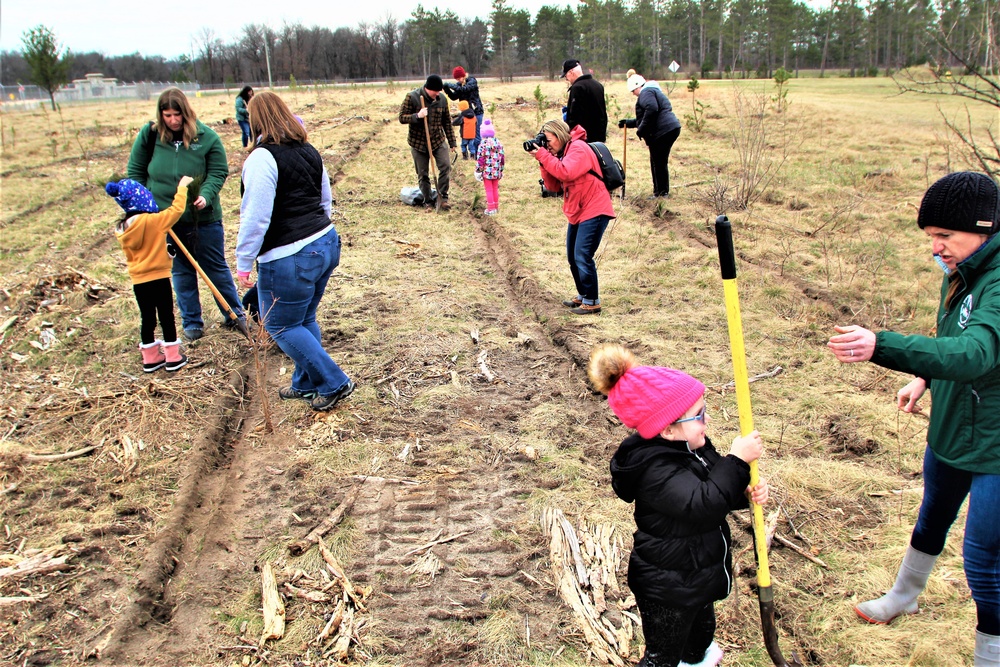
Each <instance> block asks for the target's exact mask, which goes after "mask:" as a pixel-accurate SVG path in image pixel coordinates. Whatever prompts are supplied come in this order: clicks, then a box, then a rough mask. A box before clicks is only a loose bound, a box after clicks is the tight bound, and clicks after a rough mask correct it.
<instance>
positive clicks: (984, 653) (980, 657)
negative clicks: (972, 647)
mask: <svg viewBox="0 0 1000 667" xmlns="http://www.w3.org/2000/svg"><path fill="white" fill-rule="evenodd" d="M973 664H974V665H975V667H1000V637H998V636H997V635H987V634H985V633H982V632H979V631H978V630H977V631H976V652H975V662H974V663H973Z"/></svg>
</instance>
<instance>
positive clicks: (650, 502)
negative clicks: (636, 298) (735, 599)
mask: <svg viewBox="0 0 1000 667" xmlns="http://www.w3.org/2000/svg"><path fill="white" fill-rule="evenodd" d="M587 370H588V375H589V377H590V381H591V383H592V384H593V386H594V388H595V389H597V390H598V391H600V392H601V393H603V394H606V395H607V397H608V406H609V407H610V408H611V409H612V410H613V411H614V413H615V415H617V416H618V418H619V419H621V421H622V423H623V424H624V425H625V426H627V427H629V428H634V429H636V430H637V431H638V432H637V433H636V434H633V435H630V436H629V437H627V438H626V439H625V440H624V441H623V442H622V444H621V446H619V447H618V451H617V452H615V455H614V457H613V458H612V459H611V486H612V487H613V488H614V491H615V493H616V494H617V495H618V497H619V498H621V499H622V500H624V501H625V502H627V503H632V502H634V503H635V525H636V531H635V533H634V542H633V546H632V554H631V556H630V558H629V564H628V585H629V588H631V589H632V593H633V594H635V601H636V605H637V606H638V607H639V615H640V616H641V617H642V632H643V636H644V637H645V639H646V653H645V655H644V656H643V658H642V661H641V662H640V663H639V666H640V667H677V666H678V665H704V666H706V667H709V666H713V665H716V664H718V662H719V660H721V659H722V649H720V648H719V646H718V644H716V643H715V642H714V641H713V640H712V637H713V635H714V634H715V609H714V602H715V601H716V600H721V599H723V598H725V597H726V596H728V595H729V592H730V590H731V589H732V580H733V564H732V539H731V537H730V533H729V524H728V523H727V522H726V515H727V514H729V512H731V511H732V510H735V509H740V508H742V507H746V506H747V504H748V503H747V497H746V495H745V494H746V493H747V492H750V494H751V496H752V498H753V500H754V502H756V503H758V504H761V505H763V504H764V503H765V502H766V501H767V496H768V489H767V484H766V483H765V482H763V481H761V482H760V483H759V484H758V485H757V486H755V487H754V488H753V489H748V484H749V483H750V466H749V463H750V462H751V461H754V460H756V459H757V458H758V457H759V456H760V454H761V451H762V449H763V443H762V441H761V437H760V434H758V433H757V431H754V432H753V433H750V434H749V435H746V436H741V437H738V438H736V439H734V440H733V446H732V449H731V450H730V452H729V454H728V455H726V456H722V455H721V454H719V452H717V451H716V449H715V447H713V446H712V443H711V441H710V440H709V439H708V437H707V436H706V435H705V429H706V427H707V426H708V423H709V422H710V421H711V419H710V418H709V417H708V415H707V414H706V411H705V385H704V384H702V383H701V382H699V381H698V380H696V379H694V378H693V377H691V376H690V375H687V374H686V373H682V372H681V371H677V370H674V369H671V368H663V367H654V366H640V365H639V362H638V361H637V360H636V358H635V356H634V355H633V354H632V353H631V352H629V351H628V350H627V349H625V348H624V347H622V346H621V345H615V344H605V345H600V346H598V347H596V348H595V349H594V351H593V352H592V353H591V355H590V364H589V366H588V369H587Z"/></svg>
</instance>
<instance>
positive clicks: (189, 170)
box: [128, 88, 243, 341]
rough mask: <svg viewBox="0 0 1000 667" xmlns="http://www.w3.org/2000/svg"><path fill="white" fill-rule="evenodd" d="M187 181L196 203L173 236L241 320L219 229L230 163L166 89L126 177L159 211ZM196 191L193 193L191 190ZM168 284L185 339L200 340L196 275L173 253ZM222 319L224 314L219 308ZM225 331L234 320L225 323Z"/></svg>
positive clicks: (215, 139) (178, 95)
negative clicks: (192, 183)
mask: <svg viewBox="0 0 1000 667" xmlns="http://www.w3.org/2000/svg"><path fill="white" fill-rule="evenodd" d="M184 175H190V176H192V177H194V178H195V180H196V181H197V180H198V179H199V177H200V178H201V179H202V180H201V185H200V188H199V189H197V190H196V191H195V195H192V196H194V201H192V202H191V205H190V206H188V207H187V209H186V211H185V212H184V215H183V216H182V217H181V219H180V222H178V223H177V225H176V226H174V233H175V234H177V236H178V238H180V240H181V243H183V244H184V246H185V247H186V248H187V249H188V250H189V251H190V252H191V254H192V255H193V256H194V258H195V261H197V262H198V264H199V265H200V266H201V268H202V270H203V271H204V272H205V274H206V275H207V276H208V278H209V280H211V281H212V283H213V284H214V285H215V287H216V289H218V290H219V292H220V293H221V294H222V296H223V298H224V299H225V300H226V302H227V303H228V304H229V307H230V308H232V310H233V312H234V313H236V314H237V315H238V316H239V317H240V318H242V317H243V308H242V304H241V303H240V298H239V295H238V294H237V292H236V283H235V282H233V274H232V273H231V272H230V270H229V265H228V264H226V243H225V235H224V231H223V228H222V203H221V202H220V201H219V191H220V190H222V185H223V184H224V183H225V182H226V178H228V177H229V162H228V161H227V160H226V150H225V148H223V146H222V141H221V140H220V139H219V135H217V134H216V133H215V132H214V131H212V130H211V129H209V128H208V127H207V126H206V125H204V124H203V123H202V122H201V121H199V120H198V117H197V116H196V115H195V113H194V109H192V108H191V104H190V102H188V99H187V97H185V95H184V93H183V92H181V91H180V90H179V89H177V88H168V89H166V90H164V91H163V92H162V93H161V94H160V98H159V100H157V102H156V120H155V121H154V122H152V123H149V124H147V125H146V126H144V127H143V128H142V129H141V130H139V136H138V137H136V140H135V143H134V144H133V145H132V153H131V155H130V156H129V160H128V177H129V178H131V179H133V180H136V181H138V182H140V183H142V184H143V185H145V186H146V187H147V188H149V190H150V191H151V192H152V193H153V197H155V198H156V203H157V205H159V207H160V210H161V211H162V210H166V208H167V207H169V206H170V202H171V200H172V198H173V195H174V191H175V190H176V189H177V181H178V180H179V179H180V177H181V176H184ZM192 190H194V188H192ZM167 245H168V247H170V250H171V254H173V256H174V260H173V269H172V278H173V283H174V294H175V295H176V296H177V307H178V309H179V310H180V311H181V324H182V326H183V335H184V337H185V338H186V339H187V340H189V341H194V340H198V339H199V338H201V337H202V333H203V330H204V328H205V323H204V320H202V316H201V299H200V296H199V293H198V274H197V273H196V272H195V268H194V267H193V266H192V265H191V262H189V261H188V260H187V258H186V257H185V256H184V253H181V252H176V249H174V248H172V245H173V244H172V243H171V242H170V239H168V242H167ZM219 311H220V312H221V313H222V315H223V318H225V317H226V312H225V310H224V309H223V308H222V306H221V305H220V306H219ZM224 321H225V322H226V326H227V327H229V328H234V329H235V328H238V327H237V326H234V325H232V324H229V323H230V322H231V321H232V320H228V319H225V320H224Z"/></svg>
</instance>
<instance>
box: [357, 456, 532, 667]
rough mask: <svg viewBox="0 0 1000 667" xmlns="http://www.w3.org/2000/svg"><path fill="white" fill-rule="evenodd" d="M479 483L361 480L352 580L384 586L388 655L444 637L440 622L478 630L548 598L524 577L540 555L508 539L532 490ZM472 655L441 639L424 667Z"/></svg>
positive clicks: (381, 600) (378, 605)
mask: <svg viewBox="0 0 1000 667" xmlns="http://www.w3.org/2000/svg"><path fill="white" fill-rule="evenodd" d="M482 477H483V476H480V475H465V474H462V475H457V474H456V475H442V476H439V477H437V478H435V479H434V480H433V481H430V482H428V483H423V484H417V485H408V484H400V483H394V482H392V481H385V480H378V481H368V482H366V483H364V485H363V489H362V493H360V494H359V497H358V500H357V501H356V502H355V505H354V508H353V509H352V511H351V516H352V519H353V520H354V522H355V525H356V527H357V529H358V530H359V532H360V533H361V534H362V535H364V536H365V539H366V542H367V546H366V552H365V554H364V555H365V557H366V562H365V563H364V564H358V565H359V566H360V572H359V571H357V570H356V571H355V572H354V573H353V574H352V576H353V578H354V579H355V580H356V581H361V582H374V583H378V582H382V583H381V584H380V585H377V586H376V591H377V592H376V595H377V597H376V598H375V600H374V601H373V603H372V609H373V613H375V614H376V616H377V618H378V619H379V620H380V623H381V625H383V626H385V627H386V628H388V631H387V640H388V641H387V646H386V652H387V653H389V654H391V655H407V654H411V655H412V646H408V643H410V642H413V641H419V640H420V639H421V638H423V637H425V636H427V635H432V634H434V633H435V632H437V631H439V630H440V628H441V626H440V624H441V623H445V624H447V623H450V622H459V623H463V624H471V625H475V624H476V623H478V622H480V621H482V620H484V619H486V618H488V617H490V616H491V615H492V614H493V613H494V612H495V611H497V609H498V608H499V606H502V605H505V604H506V603H507V600H509V599H513V600H516V601H517V606H518V608H519V612H524V611H525V610H530V609H531V608H532V604H531V603H532V602H536V601H537V600H538V599H539V598H540V597H544V595H545V594H544V593H541V594H540V593H539V592H538V591H537V590H536V589H533V588H530V587H529V586H528V585H527V584H530V583H531V579H530V578H529V577H528V576H526V575H524V574H523V569H524V568H527V567H528V565H527V563H528V562H529V561H531V560H532V559H533V558H534V556H535V555H536V554H535V553H533V552H531V551H525V550H524V549H523V548H522V547H521V546H519V545H517V544H515V543H514V542H513V541H508V540H507V539H506V538H505V537H503V536H504V535H505V534H508V533H509V531H511V530H512V529H513V527H514V526H515V525H520V524H522V523H523V520H524V517H523V515H524V508H523V504H522V503H521V501H520V500H519V497H520V496H522V495H527V494H528V493H529V492H530V489H528V488H520V487H518V486H517V485H516V484H515V485H510V484H503V485H502V486H501V487H500V488H497V487H492V486H489V485H487V484H484V483H483V482H482V481H477V480H478V479H481V478H482ZM491 481H496V480H495V479H493V480H491ZM497 536H500V537H497ZM435 542H438V543H435ZM431 544H433V546H428V545H431ZM442 591H446V594H444V595H442ZM474 648H475V647H474V646H472V645H469V644H465V643H463V642H458V643H457V644H452V645H449V643H448V642H447V641H441V640H439V641H437V642H435V645H434V646H433V648H432V649H431V650H432V652H433V653H434V655H429V656H424V660H426V663H423V664H428V665H437V664H455V663H454V662H452V661H453V660H454V661H457V663H458V664H463V654H465V653H467V652H469V651H472V650H474ZM464 664H468V663H464ZM477 664H478V663H477Z"/></svg>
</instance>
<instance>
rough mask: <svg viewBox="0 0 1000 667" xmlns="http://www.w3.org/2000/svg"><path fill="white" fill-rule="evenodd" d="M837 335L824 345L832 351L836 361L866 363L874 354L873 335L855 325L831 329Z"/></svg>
mask: <svg viewBox="0 0 1000 667" xmlns="http://www.w3.org/2000/svg"><path fill="white" fill-rule="evenodd" d="M833 329H834V331H836V332H837V333H838V334H839V335H837V336H832V337H831V338H830V342H828V343H827V344H826V346H827V347H828V348H830V349H831V350H833V355H834V356H835V357H837V360H838V361H841V362H843V363H845V364H851V363H854V362H856V361H868V360H869V359H871V358H872V355H873V354H875V334H874V333H872V332H871V331H869V330H868V329H865V328H864V327H859V326H857V325H854V324H851V325H848V326H846V327H841V326H836V327H834V328H833Z"/></svg>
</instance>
